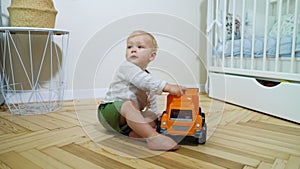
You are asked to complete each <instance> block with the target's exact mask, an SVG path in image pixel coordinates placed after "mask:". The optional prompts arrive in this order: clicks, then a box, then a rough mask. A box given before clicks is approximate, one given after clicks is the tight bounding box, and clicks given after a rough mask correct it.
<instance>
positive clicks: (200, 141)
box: [196, 123, 206, 144]
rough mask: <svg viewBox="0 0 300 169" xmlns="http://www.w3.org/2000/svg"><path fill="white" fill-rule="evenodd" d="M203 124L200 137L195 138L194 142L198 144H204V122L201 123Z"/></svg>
mask: <svg viewBox="0 0 300 169" xmlns="http://www.w3.org/2000/svg"><path fill="white" fill-rule="evenodd" d="M203 124H204V126H203V127H202V135H201V137H200V138H196V142H197V143H198V144H205V142H206V123H203Z"/></svg>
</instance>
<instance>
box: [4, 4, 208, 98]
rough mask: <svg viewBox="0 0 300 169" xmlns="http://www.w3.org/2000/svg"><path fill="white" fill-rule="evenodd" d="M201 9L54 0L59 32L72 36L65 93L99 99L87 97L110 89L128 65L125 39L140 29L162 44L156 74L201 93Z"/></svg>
mask: <svg viewBox="0 0 300 169" xmlns="http://www.w3.org/2000/svg"><path fill="white" fill-rule="evenodd" d="M201 3H202V0H188V1H186V0H151V1H140V0H110V1H107V0H106V1H104V0H88V1H87V0H54V4H55V8H56V9H57V10H58V15H57V19H56V28H59V29H66V30H69V31H70V41H69V51H68V56H67V57H68V58H67V68H66V70H67V72H66V75H67V88H66V92H67V93H68V92H69V91H71V90H72V89H76V90H77V91H84V92H83V93H84V94H86V95H87V97H90V96H92V95H93V94H94V93H93V92H90V93H89V92H87V91H89V90H90V89H105V88H107V87H108V85H109V82H110V80H111V79H112V77H113V74H114V71H115V70H116V68H117V66H118V64H120V63H121V62H122V61H123V60H124V59H125V39H126V37H127V36H128V34H129V33H131V32H132V31H134V30H136V29H143V30H146V31H149V32H151V33H153V34H154V36H155V37H156V38H157V41H158V44H159V51H158V56H157V58H156V60H155V61H154V62H153V63H151V65H150V67H149V70H150V71H151V72H152V74H154V75H155V76H158V77H160V78H164V79H166V80H167V81H170V82H172V83H180V84H183V85H187V86H193V87H195V86H197V87H200V76H201V74H200V65H201V62H203V58H202V57H203V56H202V55H201V53H200V52H199V49H200V45H199V44H200V42H199V41H200V36H202V35H201V33H200V5H201ZM2 4H3V6H2V8H3V12H4V13H7V11H6V7H7V6H8V5H9V4H10V0H2ZM201 70H202V69H201ZM100 91H102V90H100ZM81 94H82V93H77V94H76V95H77V96H78V97H80V96H79V95H81ZM97 95H99V94H97ZM100 95H101V94H100ZM77 96H76V97H77Z"/></svg>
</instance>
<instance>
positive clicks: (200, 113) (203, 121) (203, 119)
mask: <svg viewBox="0 0 300 169" xmlns="http://www.w3.org/2000/svg"><path fill="white" fill-rule="evenodd" d="M199 115H200V116H201V117H202V127H203V126H204V124H205V113H202V111H201V108H200V107H199Z"/></svg>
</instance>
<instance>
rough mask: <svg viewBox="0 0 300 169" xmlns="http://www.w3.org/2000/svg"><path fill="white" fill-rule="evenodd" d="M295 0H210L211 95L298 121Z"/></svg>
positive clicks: (299, 42)
mask: <svg viewBox="0 0 300 169" xmlns="http://www.w3.org/2000/svg"><path fill="white" fill-rule="evenodd" d="M299 9H300V4H299V0H259V1H258V0H211V1H208V11H209V12H208V14H207V36H208V44H207V53H208V56H207V71H208V80H207V92H208V94H209V96H210V97H212V98H215V99H219V100H223V101H226V102H230V103H233V104H237V105H240V106H243V107H246V108H250V109H253V110H256V111H260V112H262V113H266V114H270V115H273V116H277V117H280V118H283V119H287V120H290V121H294V122H297V123H300V104H299V103H300V11H299Z"/></svg>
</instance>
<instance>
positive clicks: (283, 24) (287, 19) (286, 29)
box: [269, 14, 300, 37]
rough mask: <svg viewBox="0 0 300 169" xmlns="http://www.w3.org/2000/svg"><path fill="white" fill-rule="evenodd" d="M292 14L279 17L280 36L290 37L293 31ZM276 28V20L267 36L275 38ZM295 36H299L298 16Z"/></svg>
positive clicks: (299, 23)
mask: <svg viewBox="0 0 300 169" xmlns="http://www.w3.org/2000/svg"><path fill="white" fill-rule="evenodd" d="M294 18H295V15H294V14H286V15H282V16H281V21H280V36H292V35H293V31H294ZM277 26H278V20H276V21H275V24H274V25H273V26H272V28H271V30H270V32H269V36H271V37H276V36H277ZM297 29H298V31H297V34H300V16H298V26H297Z"/></svg>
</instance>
